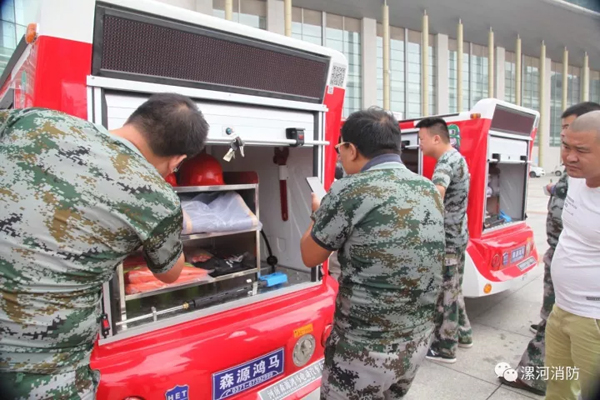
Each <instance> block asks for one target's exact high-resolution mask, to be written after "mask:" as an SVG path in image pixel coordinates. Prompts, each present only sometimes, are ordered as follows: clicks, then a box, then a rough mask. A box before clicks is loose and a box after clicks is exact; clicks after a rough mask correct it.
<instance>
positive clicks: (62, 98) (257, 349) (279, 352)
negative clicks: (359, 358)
mask: <svg viewBox="0 0 600 400" xmlns="http://www.w3.org/2000/svg"><path fill="white" fill-rule="evenodd" d="M40 4H41V5H40V7H41V10H40V12H39V17H38V19H37V21H32V22H35V23H36V25H35V26H31V27H30V28H31V29H29V30H28V34H27V35H26V36H25V38H24V39H23V40H22V41H21V43H20V44H19V46H18V48H17V50H16V52H15V53H14V55H13V57H12V58H11V60H10V62H9V64H8V66H7V68H6V70H5V72H4V74H3V75H2V77H1V78H0V87H1V89H0V106H1V107H2V108H5V109H6V108H13V107H14V108H24V107H46V108H51V109H56V110H60V111H64V112H66V113H69V114H72V115H75V116H77V117H80V118H84V119H87V120H90V121H92V122H94V123H97V124H102V125H104V126H106V127H107V128H108V129H115V128H118V127H120V126H122V125H123V123H124V122H125V120H126V118H127V117H128V116H129V115H130V114H131V113H132V112H133V111H134V110H135V109H136V108H137V107H138V106H139V105H140V104H142V103H143V102H144V101H145V100H146V99H147V98H148V97H149V96H150V95H152V94H153V93H158V92H177V93H181V94H184V95H187V96H189V97H190V98H192V99H193V100H194V101H195V102H196V103H197V104H198V106H199V108H200V110H202V112H203V113H204V115H205V117H206V119H207V121H208V122H209V124H210V133H209V136H208V142H207V143H208V147H207V152H208V153H209V154H211V155H212V157H214V158H216V159H217V160H219V162H220V164H221V167H222V169H223V171H224V173H223V179H224V184H223V185H212V186H196V187H181V186H179V187H176V188H175V190H176V191H177V192H178V193H182V194H187V195H190V194H193V195H197V194H201V193H212V194H215V196H217V195H218V194H220V193H231V192H235V193H237V195H239V197H237V198H239V199H243V202H244V204H245V207H247V209H249V210H250V211H251V214H253V216H254V217H256V218H255V219H257V220H259V221H260V223H261V224H254V225H252V227H250V228H248V227H247V228H244V229H238V230H235V231H225V232H223V231H219V232H196V233H193V234H189V235H184V236H183V240H184V252H186V254H188V252H194V251H197V250H200V249H201V250H205V251H206V252H209V253H212V254H223V253H229V254H230V255H233V256H236V257H237V256H238V255H242V256H243V257H245V258H244V262H242V263H240V264H239V265H238V267H239V268H238V269H237V270H236V272H234V273H227V272H225V273H221V274H219V275H218V276H214V275H213V276H210V277H205V279H204V280H202V281H193V282H186V283H183V284H179V283H176V284H175V285H172V286H169V287H162V288H158V289H151V290H147V288H146V289H145V290H142V291H131V290H128V289H129V287H128V286H127V285H128V283H127V281H126V278H125V273H126V270H127V265H121V266H119V267H118V268H117V270H116V271H115V275H114V278H113V279H112V281H111V282H109V283H107V284H106V285H105V286H104V289H103V312H104V315H103V321H102V328H103V329H102V334H101V335H100V337H99V339H98V342H97V343H96V346H95V348H94V352H93V354H92V368H94V369H98V370H99V371H100V373H101V381H100V386H99V390H98V396H97V397H98V399H101V400H108V399H110V400H113V399H116V400H121V399H145V400H152V399H156V400H159V399H160V400H165V399H166V400H185V399H194V400H195V399H214V400H223V399H264V400H276V399H296V398H302V397H304V396H306V395H308V394H309V393H311V392H313V391H315V390H316V389H317V388H318V387H319V386H320V380H321V368H322V360H323V348H324V344H325V340H326V339H327V337H328V334H329V332H330V330H331V323H332V319H333V312H334V307H335V305H334V304H335V301H334V299H335V295H336V291H337V283H336V282H335V281H334V280H333V279H332V278H330V277H329V276H328V274H327V271H326V267H325V266H323V267H320V268H316V269H312V270H309V269H307V268H306V267H305V266H304V265H303V263H302V258H301V254H300V245H299V243H300V238H301V235H302V234H303V233H304V231H305V230H306V229H307V227H308V226H309V222H310V219H309V216H310V204H311V201H310V199H311V198H310V187H309V186H308V184H307V183H306V178H307V177H310V176H316V177H319V178H320V180H321V181H322V182H323V183H324V185H325V187H326V188H328V187H329V185H330V184H331V182H332V181H333V178H334V171H335V162H336V154H335V150H334V148H333V146H326V145H327V144H329V143H337V140H338V137H339V131H340V120H341V113H342V104H343V99H344V93H345V84H346V80H347V70H348V67H347V61H346V59H345V57H344V56H343V55H342V54H341V53H339V52H337V51H334V50H330V49H327V48H323V47H320V46H316V45H313V44H310V43H305V42H301V41H298V40H295V39H291V38H287V37H284V36H281V35H277V34H274V33H270V32H266V31H261V30H258V29H253V28H249V27H246V26H243V25H240V24H237V23H232V22H229V21H224V20H221V19H218V18H214V17H212V16H207V15H202V14H200V13H195V12H191V11H189V10H185V9H181V8H176V7H173V6H169V5H166V4H163V3H158V2H154V1H148V0H143V1H142V0H106V1H102V2H101V1H94V0H44V1H42V2H40ZM176 134H177V132H173V135H176ZM232 156H234V157H233V158H232ZM224 158H227V159H230V161H225V160H224ZM237 195H236V196H237ZM261 226H262V229H261ZM261 230H262V232H261ZM261 233H264V234H265V236H266V238H268V242H270V244H271V246H266V245H265V243H266V242H265V240H264V239H262V238H261ZM269 247H270V249H269ZM270 252H272V253H273V255H274V256H276V257H277V258H278V262H274V258H273V257H267V256H266V255H267V253H270ZM242 256H240V257H242ZM215 257H216V256H215ZM233 259H235V257H234V258H231V259H229V260H230V261H231V260H233ZM248 260H254V261H253V264H250V265H248ZM221 261H224V260H221ZM267 261H268V263H267ZM232 262H233V261H232ZM250 262H252V261H250ZM221 265H223V264H222V263H221ZM232 265H233V264H232Z"/></svg>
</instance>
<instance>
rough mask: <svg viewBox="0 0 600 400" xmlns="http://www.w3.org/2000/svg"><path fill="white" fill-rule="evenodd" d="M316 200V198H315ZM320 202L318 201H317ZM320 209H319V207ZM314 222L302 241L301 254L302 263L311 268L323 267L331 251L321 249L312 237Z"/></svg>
mask: <svg viewBox="0 0 600 400" xmlns="http://www.w3.org/2000/svg"><path fill="white" fill-rule="evenodd" d="M313 199H314V198H313ZM317 200H318V199H317ZM317 208H318V207H317ZM313 225H314V222H312V221H311V223H310V226H309V227H308V229H307V231H306V232H304V235H303V236H302V239H301V240H300V252H301V253H302V261H303V262H304V265H306V266H307V267H309V268H313V267H316V266H317V265H321V264H323V263H324V262H325V260H327V259H328V258H329V256H330V255H331V251H330V250H327V249H324V248H323V247H321V246H320V245H319V244H318V243H317V242H315V240H314V239H313V238H312V236H311V234H310V233H311V231H312V228H313Z"/></svg>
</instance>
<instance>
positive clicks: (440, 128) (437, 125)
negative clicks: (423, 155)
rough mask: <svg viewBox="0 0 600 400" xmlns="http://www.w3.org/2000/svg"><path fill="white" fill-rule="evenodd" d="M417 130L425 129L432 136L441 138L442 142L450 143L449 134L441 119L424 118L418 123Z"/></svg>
mask: <svg viewBox="0 0 600 400" xmlns="http://www.w3.org/2000/svg"><path fill="white" fill-rule="evenodd" d="M417 128H419V129H421V128H427V129H429V131H430V132H431V133H433V134H434V135H438V136H439V137H441V138H442V142H444V143H450V132H449V131H448V125H447V124H446V121H444V120H443V119H442V118H436V117H431V118H424V119H422V120H421V121H419V123H418V124H417Z"/></svg>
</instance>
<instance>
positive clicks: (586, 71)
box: [581, 51, 590, 101]
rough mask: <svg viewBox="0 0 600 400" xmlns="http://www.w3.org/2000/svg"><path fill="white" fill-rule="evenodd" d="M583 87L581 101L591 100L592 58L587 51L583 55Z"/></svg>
mask: <svg viewBox="0 0 600 400" xmlns="http://www.w3.org/2000/svg"><path fill="white" fill-rule="evenodd" d="M581 89H582V90H581V101H590V58H589V56H588V53H587V51H586V52H585V54H584V56H583V88H581Z"/></svg>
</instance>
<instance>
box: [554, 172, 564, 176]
mask: <svg viewBox="0 0 600 400" xmlns="http://www.w3.org/2000/svg"><path fill="white" fill-rule="evenodd" d="M554 175H556V176H561V175H562V172H560V171H556V172H555V173H554Z"/></svg>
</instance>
